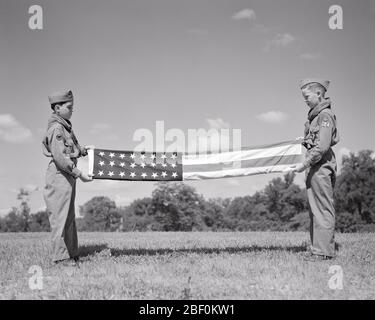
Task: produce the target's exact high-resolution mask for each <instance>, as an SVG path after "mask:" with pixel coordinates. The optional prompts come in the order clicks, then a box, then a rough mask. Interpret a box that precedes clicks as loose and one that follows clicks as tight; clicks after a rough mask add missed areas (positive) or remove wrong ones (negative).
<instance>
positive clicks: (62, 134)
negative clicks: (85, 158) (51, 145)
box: [54, 127, 64, 141]
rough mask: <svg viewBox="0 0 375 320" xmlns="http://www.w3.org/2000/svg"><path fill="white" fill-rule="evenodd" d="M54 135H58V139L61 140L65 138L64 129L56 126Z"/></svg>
mask: <svg viewBox="0 0 375 320" xmlns="http://www.w3.org/2000/svg"><path fill="white" fill-rule="evenodd" d="M54 135H55V137H56V140H58V141H61V140H63V139H64V133H63V130H62V129H61V128H59V127H57V128H55V130H54Z"/></svg>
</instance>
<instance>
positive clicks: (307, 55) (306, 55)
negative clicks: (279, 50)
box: [299, 53, 321, 60]
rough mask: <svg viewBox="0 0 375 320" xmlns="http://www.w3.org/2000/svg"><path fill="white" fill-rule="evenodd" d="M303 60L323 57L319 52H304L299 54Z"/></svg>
mask: <svg viewBox="0 0 375 320" xmlns="http://www.w3.org/2000/svg"><path fill="white" fill-rule="evenodd" d="M299 58H300V59H301V60H318V59H320V58H321V55H320V54H319V53H303V54H301V55H300V56H299Z"/></svg>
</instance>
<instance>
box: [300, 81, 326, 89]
mask: <svg viewBox="0 0 375 320" xmlns="http://www.w3.org/2000/svg"><path fill="white" fill-rule="evenodd" d="M310 83H319V84H320V85H321V86H323V88H324V89H326V91H327V90H328V86H329V81H328V80H323V79H316V78H307V79H303V80H301V82H300V84H299V87H300V89H302V88H303V87H304V86H305V85H307V84H310Z"/></svg>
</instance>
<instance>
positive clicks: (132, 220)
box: [0, 150, 375, 232]
mask: <svg viewBox="0 0 375 320" xmlns="http://www.w3.org/2000/svg"><path fill="white" fill-rule="evenodd" d="M294 177H295V175H294V174H293V173H288V174H286V175H284V177H283V178H280V177H279V178H275V179H273V180H271V181H270V182H269V183H268V184H267V185H266V187H265V188H264V189H263V190H261V191H258V192H256V193H255V194H254V195H251V196H250V195H248V196H242V197H234V198H213V199H205V198H204V197H203V196H202V195H200V194H198V193H197V191H196V190H195V189H194V188H193V187H191V186H188V185H186V184H184V183H182V182H180V183H177V182H174V183H170V182H160V183H158V185H157V187H156V188H155V190H154V191H153V192H152V195H151V196H150V197H145V198H143V199H137V200H134V201H133V202H132V203H131V204H130V205H128V206H126V207H117V206H116V204H115V202H114V201H113V200H111V199H110V198H108V197H101V196H99V197H94V198H92V199H91V200H89V201H88V202H86V203H85V204H84V205H82V206H80V213H81V216H82V217H80V218H77V219H76V222H77V227H78V230H80V231H266V230H269V231H297V230H299V231H307V230H308V228H309V210H308V203H307V197H306V190H305V189H304V188H301V187H299V186H298V185H297V184H295V183H294ZM27 196H28V193H27V191H25V190H23V189H21V190H20V192H19V194H18V199H19V200H20V202H21V203H20V207H19V208H13V209H12V210H11V211H10V212H9V213H8V214H7V215H6V216H5V217H4V218H0V231H2V232H27V231H49V222H48V213H47V212H45V211H39V212H37V213H34V214H30V208H29V206H28V201H27ZM335 208H336V230H337V231H340V232H361V231H362V232H374V231H375V159H374V157H373V152H372V151H371V150H363V151H360V152H358V154H354V153H350V155H349V156H344V157H343V161H342V169H341V171H340V174H339V175H338V176H337V180H336V187H335Z"/></svg>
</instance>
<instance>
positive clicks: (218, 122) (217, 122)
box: [206, 118, 230, 130]
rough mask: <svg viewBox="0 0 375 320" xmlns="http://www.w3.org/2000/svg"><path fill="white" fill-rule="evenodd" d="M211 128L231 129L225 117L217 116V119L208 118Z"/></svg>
mask: <svg viewBox="0 0 375 320" xmlns="http://www.w3.org/2000/svg"><path fill="white" fill-rule="evenodd" d="M206 121H207V123H208V125H209V127H210V129H211V128H213V129H217V130H220V129H229V128H230V125H229V123H227V122H225V121H224V120H223V119H221V118H217V119H206Z"/></svg>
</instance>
